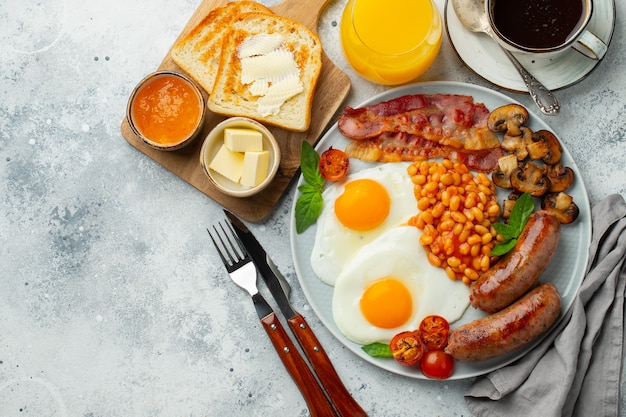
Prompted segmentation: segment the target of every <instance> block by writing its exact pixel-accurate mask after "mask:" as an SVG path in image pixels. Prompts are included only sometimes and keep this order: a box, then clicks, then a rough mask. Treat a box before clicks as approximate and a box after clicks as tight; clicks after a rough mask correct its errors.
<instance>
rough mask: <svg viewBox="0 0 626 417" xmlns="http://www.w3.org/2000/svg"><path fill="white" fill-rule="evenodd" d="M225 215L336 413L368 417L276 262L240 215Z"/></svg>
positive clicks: (353, 416) (349, 416) (342, 415)
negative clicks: (294, 299)
mask: <svg viewBox="0 0 626 417" xmlns="http://www.w3.org/2000/svg"><path fill="white" fill-rule="evenodd" d="M224 212H225V213H226V217H227V218H228V219H229V220H230V222H231V224H232V225H233V228H234V230H235V233H236V234H237V236H239V239H241V241H242V242H243V244H244V246H245V247H246V249H247V250H248V253H249V254H250V256H251V257H252V260H253V261H254V263H255V264H256V266H257V268H258V269H259V271H260V272H261V276H262V277H263V279H264V281H265V283H266V284H267V287H268V288H269V290H270V292H271V293H272V296H273V297H274V299H275V300H276V302H277V304H278V307H279V308H280V310H281V312H282V313H283V315H284V316H285V317H286V318H287V322H288V323H289V327H290V328H291V330H292V332H293V334H294V335H295V337H296V340H297V341H298V343H299V344H300V347H302V350H303V351H304V353H305V355H306V357H307V358H308V360H309V362H310V363H311V367H312V368H313V371H314V372H315V374H316V375H317V378H318V379H319V381H320V383H321V384H322V386H323V387H324V390H325V391H326V394H327V395H328V397H329V398H330V400H331V402H332V403H333V405H334V406H335V409H336V410H337V413H338V414H339V415H340V416H341V417H365V416H367V414H366V413H365V411H364V410H363V409H362V408H361V406H360V405H359V404H358V403H357V402H356V400H355V399H354V398H353V397H352V395H350V393H349V392H348V390H347V389H346V387H345V386H344V385H343V382H341V378H339V375H338V374H337V371H336V370H335V368H334V366H333V364H332V362H331V361H330V358H329V357H328V355H327V354H326V352H325V351H324V348H323V347H322V345H321V344H320V342H319V340H318V339H317V337H316V336H315V334H314V333H313V330H312V329H311V327H309V325H308V323H307V322H306V320H305V319H304V317H303V316H302V315H301V314H300V313H298V312H297V311H295V310H294V309H293V307H292V306H291V303H290V302H289V299H288V298H287V294H286V291H285V288H283V285H284V284H281V278H279V275H281V274H280V271H278V268H275V267H273V265H274V263H273V262H272V260H271V258H270V257H269V255H268V254H267V253H266V252H265V250H264V249H263V247H262V246H261V244H260V243H259V241H258V240H257V239H256V238H255V237H254V235H253V234H252V232H251V231H250V230H249V229H248V228H247V227H246V225H245V224H244V223H243V222H242V221H241V220H240V219H239V218H237V216H235V215H234V214H232V213H231V212H229V211H228V210H224ZM282 281H284V282H286V281H285V280H284V277H282Z"/></svg>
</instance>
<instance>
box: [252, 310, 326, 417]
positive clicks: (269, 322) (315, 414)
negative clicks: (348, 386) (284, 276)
mask: <svg viewBox="0 0 626 417" xmlns="http://www.w3.org/2000/svg"><path fill="white" fill-rule="evenodd" d="M261 323H263V327H264V328H265V331H266V332H267V334H268V335H269V337H270V340H271V341H272V344H273V345H274V348H275V349H276V353H278V356H279V357H280V360H282V361H283V365H285V368H287V371H289V374H290V375H291V378H293V380H294V382H295V383H296V385H297V386H298V388H299V389H300V392H301V393H302V396H303V397H304V400H305V401H306V403H307V405H308V407H309V412H310V413H311V417H331V416H336V415H337V413H336V412H335V410H334V409H333V407H332V405H331V404H330V402H329V401H328V398H326V395H325V394H324V391H323V390H322V388H321V387H320V385H319V384H318V383H317V380H316V379H315V376H313V373H311V370H310V369H309V367H308V365H307V363H306V362H305V360H304V358H303V357H302V356H301V355H300V352H299V351H298V350H297V349H296V347H295V345H294V344H293V342H292V341H291V339H290V338H289V336H288V335H287V332H286V331H285V328H284V327H283V326H282V324H280V322H279V321H278V318H277V317H276V313H274V312H271V313H270V314H268V315H267V316H265V317H263V318H262V319H261Z"/></svg>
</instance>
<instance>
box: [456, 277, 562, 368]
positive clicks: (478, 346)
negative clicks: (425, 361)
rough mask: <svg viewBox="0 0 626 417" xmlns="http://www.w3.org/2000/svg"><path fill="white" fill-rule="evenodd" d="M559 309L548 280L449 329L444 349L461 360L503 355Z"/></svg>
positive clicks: (537, 330) (552, 319)
mask: <svg viewBox="0 0 626 417" xmlns="http://www.w3.org/2000/svg"><path fill="white" fill-rule="evenodd" d="M560 311H561V299H560V297H559V293H558V291H557V289H556V287H555V286H554V285H553V284H551V283H546V284H543V285H539V286H538V287H536V288H535V289H533V290H532V291H530V292H529V293H528V294H526V295H525V296H524V297H522V298H521V299H519V300H517V301H516V302H515V303H513V304H512V305H510V306H509V307H507V308H505V309H504V310H501V311H499V312H497V313H494V314H492V315H489V316H485V317H482V318H480V319H477V320H474V321H472V322H470V323H467V324H464V325H462V326H459V327H458V328H456V329H454V330H452V331H451V332H450V335H449V336H448V346H447V347H446V349H445V351H446V353H448V354H450V355H451V356H452V357H453V358H454V359H456V360H459V361H464V362H473V361H482V360H486V359H491V358H495V357H498V356H501V355H504V354H506V353H508V352H512V351H514V350H515V349H518V348H520V347H522V346H524V345H526V344H527V343H529V342H531V341H533V340H534V339H535V338H537V337H539V336H540V335H541V334H542V333H543V332H545V331H546V330H547V329H548V328H549V327H550V326H552V324H553V323H554V322H555V321H556V319H557V317H558V316H559V313H560Z"/></svg>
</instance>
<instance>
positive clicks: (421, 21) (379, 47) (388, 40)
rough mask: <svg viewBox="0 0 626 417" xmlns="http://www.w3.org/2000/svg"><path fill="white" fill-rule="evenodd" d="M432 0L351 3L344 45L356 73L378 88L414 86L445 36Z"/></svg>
mask: <svg viewBox="0 0 626 417" xmlns="http://www.w3.org/2000/svg"><path fill="white" fill-rule="evenodd" d="M441 27H442V24H441V16H440V15H439V11H438V9H437V6H436V5H435V4H434V3H433V1H432V0H392V1H388V0H349V1H348V4H347V5H346V8H345V9H344V12H343V16H342V18H341V44H342V46H343V51H344V54H345V56H346V58H347V60H348V62H349V63H350V65H351V66H352V68H354V70H355V71H356V72H358V73H359V74H360V75H361V76H363V77H364V78H366V79H368V80H370V81H372V82H375V83H379V84H386V85H397V84H404V83H407V82H409V81H412V80H414V79H416V78H417V77H419V76H420V75H421V74H423V73H424V72H425V71H426V70H427V69H428V68H429V67H430V66H431V65H432V63H433V61H434V60H435V58H436V57H437V54H438V53H439V47H440V46H441V36H442V29H441Z"/></svg>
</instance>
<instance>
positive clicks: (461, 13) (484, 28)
mask: <svg viewBox="0 0 626 417" xmlns="http://www.w3.org/2000/svg"><path fill="white" fill-rule="evenodd" d="M451 1H452V7H453V9H454V13H456V15H457V17H458V18H459V20H460V21H461V23H462V24H463V26H465V28H466V29H468V30H470V31H472V32H483V33H486V34H487V35H489V36H490V37H491V38H492V39H494V41H495V35H494V34H493V31H492V30H491V27H490V26H489V21H488V19H487V13H486V10H485V1H486V0H451ZM496 43H497V42H496ZM497 44H498V46H500V48H501V49H502V51H503V52H504V54H505V55H506V56H507V58H509V60H510V61H511V63H512V64H513V65H514V66H515V68H516V69H517V71H518V72H519V74H520V76H521V77H522V80H524V84H526V87H527V88H528V93H529V94H530V97H531V98H532V99H533V101H534V102H535V104H536V105H537V107H539V110H541V112H542V113H544V114H547V115H548V116H554V115H556V114H558V113H559V110H560V108H561V106H560V104H559V101H558V100H557V98H556V97H555V96H554V95H553V94H552V92H551V91H550V90H548V89H547V88H546V87H545V86H544V85H543V84H541V83H540V82H539V81H537V79H535V77H533V76H532V75H531V74H530V73H529V72H528V71H526V69H525V68H524V67H523V66H522V64H520V62H519V61H518V60H517V59H516V58H515V56H513V54H512V53H511V52H509V51H508V50H506V49H505V48H504V47H502V46H501V45H500V44H499V43H497Z"/></svg>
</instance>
